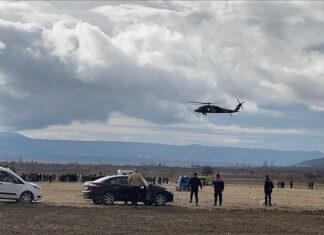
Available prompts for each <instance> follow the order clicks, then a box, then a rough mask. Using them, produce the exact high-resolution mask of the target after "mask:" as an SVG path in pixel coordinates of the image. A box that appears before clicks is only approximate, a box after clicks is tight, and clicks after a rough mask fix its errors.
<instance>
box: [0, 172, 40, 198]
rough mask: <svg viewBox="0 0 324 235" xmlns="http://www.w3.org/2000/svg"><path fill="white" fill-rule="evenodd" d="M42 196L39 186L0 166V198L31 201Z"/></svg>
mask: <svg viewBox="0 0 324 235" xmlns="http://www.w3.org/2000/svg"><path fill="white" fill-rule="evenodd" d="M41 198H42V192H41V188H40V187H39V186H38V185H36V184H33V183H29V182H26V181H25V180H23V179H22V178H20V177H19V176H18V175H17V174H16V173H14V172H12V171H11V170H9V169H8V168H4V167H0V199H13V200H16V201H17V202H24V203H31V202H32V201H37V200H40V199H41Z"/></svg>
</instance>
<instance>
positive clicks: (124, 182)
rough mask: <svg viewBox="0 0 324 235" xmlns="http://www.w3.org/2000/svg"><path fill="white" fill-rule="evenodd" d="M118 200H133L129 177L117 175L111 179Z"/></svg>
mask: <svg viewBox="0 0 324 235" xmlns="http://www.w3.org/2000/svg"><path fill="white" fill-rule="evenodd" d="M110 184H111V186H112V188H113V191H114V194H115V197H116V200H119V201H131V200H132V192H131V187H130V185H129V184H128V178H127V177H117V178H114V179H112V180H111V181H110Z"/></svg>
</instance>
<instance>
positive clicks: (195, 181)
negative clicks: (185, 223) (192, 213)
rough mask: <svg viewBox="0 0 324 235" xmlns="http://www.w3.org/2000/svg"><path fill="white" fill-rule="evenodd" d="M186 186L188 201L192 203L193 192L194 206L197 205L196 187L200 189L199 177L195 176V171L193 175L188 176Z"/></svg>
mask: <svg viewBox="0 0 324 235" xmlns="http://www.w3.org/2000/svg"><path fill="white" fill-rule="evenodd" d="M188 187H189V189H190V201H189V203H192V197H193V194H195V199H196V206H198V188H199V187H200V189H202V185H201V182H200V179H199V178H198V177H197V173H194V176H193V177H191V178H190V180H189V182H188Z"/></svg>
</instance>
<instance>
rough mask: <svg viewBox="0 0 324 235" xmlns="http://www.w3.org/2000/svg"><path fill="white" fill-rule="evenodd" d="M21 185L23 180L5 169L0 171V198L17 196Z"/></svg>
mask: <svg viewBox="0 0 324 235" xmlns="http://www.w3.org/2000/svg"><path fill="white" fill-rule="evenodd" d="M23 185H24V184H23V182H21V181H20V180H19V179H18V178H17V177H15V176H14V175H12V174H10V173H9V172H6V171H0V198H5V199H16V198H19V197H20V192H21V190H22V187H23Z"/></svg>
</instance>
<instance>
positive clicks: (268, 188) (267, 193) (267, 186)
mask: <svg viewBox="0 0 324 235" xmlns="http://www.w3.org/2000/svg"><path fill="white" fill-rule="evenodd" d="M265 177H266V180H265V181H264V203H265V206H268V205H269V206H272V204H271V193H272V189H273V188H274V186H273V182H272V181H271V180H270V178H269V176H268V175H266V176H265Z"/></svg>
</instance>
